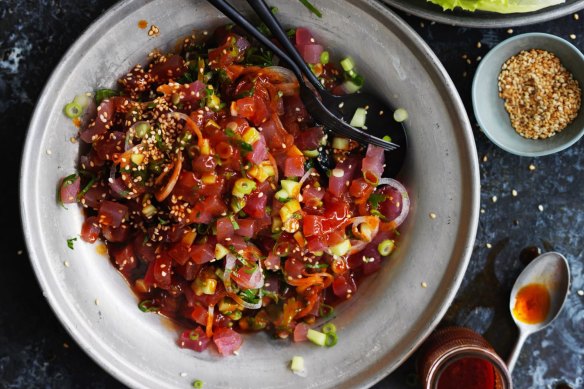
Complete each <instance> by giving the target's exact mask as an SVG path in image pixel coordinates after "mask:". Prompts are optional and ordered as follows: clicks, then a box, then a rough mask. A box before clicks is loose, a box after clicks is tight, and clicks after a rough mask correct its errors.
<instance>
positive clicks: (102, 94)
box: [95, 89, 120, 105]
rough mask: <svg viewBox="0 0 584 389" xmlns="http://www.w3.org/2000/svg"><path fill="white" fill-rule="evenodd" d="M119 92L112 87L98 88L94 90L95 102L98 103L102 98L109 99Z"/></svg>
mask: <svg viewBox="0 0 584 389" xmlns="http://www.w3.org/2000/svg"><path fill="white" fill-rule="evenodd" d="M119 94H120V93H119V92H118V91H115V90H113V89H98V90H96V91H95V102H96V103H97V105H99V104H101V102H102V101H103V100H105V99H109V98H110V97H113V96H119Z"/></svg>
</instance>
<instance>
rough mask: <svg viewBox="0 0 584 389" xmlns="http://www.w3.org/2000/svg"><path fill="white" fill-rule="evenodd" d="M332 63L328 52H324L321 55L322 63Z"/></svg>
mask: <svg viewBox="0 0 584 389" xmlns="http://www.w3.org/2000/svg"><path fill="white" fill-rule="evenodd" d="M329 61H330V54H329V52H328V51H326V50H325V51H323V52H322V53H320V63H321V64H323V65H326V64H327V63H329Z"/></svg>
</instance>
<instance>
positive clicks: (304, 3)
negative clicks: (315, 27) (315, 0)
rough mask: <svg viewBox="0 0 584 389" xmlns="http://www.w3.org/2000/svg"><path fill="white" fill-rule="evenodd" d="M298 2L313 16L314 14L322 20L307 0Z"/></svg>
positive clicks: (319, 13)
mask: <svg viewBox="0 0 584 389" xmlns="http://www.w3.org/2000/svg"><path fill="white" fill-rule="evenodd" d="M300 2H301V3H302V4H303V5H304V6H305V7H306V8H308V10H309V11H310V12H312V13H313V14H315V15H316V16H318V17H319V18H322V13H321V12H320V11H319V10H318V9H317V8H316V7H315V6H314V5H312V4H311V3H310V1H308V0H300Z"/></svg>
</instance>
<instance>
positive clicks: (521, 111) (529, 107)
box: [472, 33, 584, 157]
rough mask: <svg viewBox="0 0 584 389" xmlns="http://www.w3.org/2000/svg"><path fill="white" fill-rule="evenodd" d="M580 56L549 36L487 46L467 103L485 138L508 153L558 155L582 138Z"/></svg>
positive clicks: (583, 63) (583, 59) (583, 73)
mask: <svg viewBox="0 0 584 389" xmlns="http://www.w3.org/2000/svg"><path fill="white" fill-rule="evenodd" d="M583 83H584V55H582V53H581V52H580V50H579V49H578V48H576V47H575V46H574V45H572V44H571V43H569V42H567V41H566V40H564V39H562V38H559V37H557V36H554V35H550V34H543V33H528V34H522V35H518V36H515V37H513V38H510V39H507V40H505V41H504V42H502V43H500V44H499V45H497V46H496V47H495V48H493V49H492V50H491V51H490V52H489V53H488V54H487V55H486V56H485V58H484V59H483V60H482V61H481V64H480V65H479V67H478V68H477V71H476V74H475V77H474V81H473V86H472V100H473V108H474V113H475V117H476V119H477V122H478V124H479V126H480V128H481V130H482V131H483V132H484V133H485V135H486V136H487V137H488V138H489V139H490V140H491V141H492V142H493V143H495V144H496V145H497V146H499V147H500V148H502V149H503V150H505V151H508V152H510V153H512V154H516V155H521V156H529V157H538V156H543V155H549V154H553V153H556V152H558V151H562V150H564V149H566V148H568V147H570V146H571V145H573V144H574V143H576V142H577V141H578V140H579V139H580V138H581V137H582V135H584V115H582V114H581V100H582V99H581V95H582V92H581V87H582V85H583Z"/></svg>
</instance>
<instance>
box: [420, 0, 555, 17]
mask: <svg viewBox="0 0 584 389" xmlns="http://www.w3.org/2000/svg"><path fill="white" fill-rule="evenodd" d="M427 1H429V2H431V3H434V4H438V5H440V6H442V9H443V10H445V11H446V10H453V9H454V8H456V7H460V8H462V9H463V10H466V11H477V10H479V11H489V12H497V13H502V14H508V13H519V12H533V11H537V10H539V9H542V8H546V7H551V6H552V5H558V4H562V3H564V2H565V0H427Z"/></svg>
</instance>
